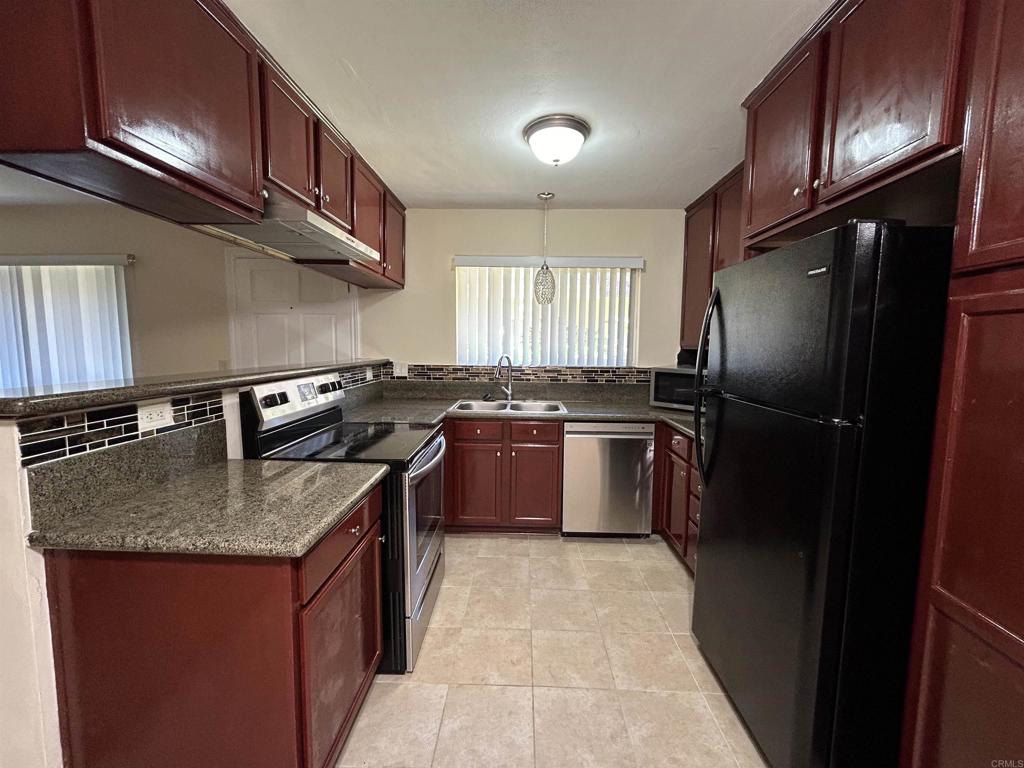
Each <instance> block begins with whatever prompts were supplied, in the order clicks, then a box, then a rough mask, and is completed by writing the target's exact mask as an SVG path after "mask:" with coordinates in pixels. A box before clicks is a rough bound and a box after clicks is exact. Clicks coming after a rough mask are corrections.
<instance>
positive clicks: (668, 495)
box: [651, 424, 700, 570]
mask: <svg viewBox="0 0 1024 768" xmlns="http://www.w3.org/2000/svg"><path fill="white" fill-rule="evenodd" d="M692 448H693V439H692V438H690V437H689V436H687V435H684V434H683V433H681V432H677V431H676V430H674V429H672V428H671V427H669V426H667V425H665V424H658V425H657V426H656V428H655V438H654V511H653V514H652V516H651V520H652V522H651V529H652V531H654V532H655V533H661V534H662V535H663V536H664V537H665V540H666V541H668V542H669V544H671V545H672V546H673V547H674V548H675V550H676V552H677V553H678V554H679V557H681V558H682V560H683V562H684V563H686V564H687V565H688V566H689V567H690V569H691V570H693V568H694V567H695V563H696V552H697V528H698V525H699V523H700V498H699V497H698V496H695V495H692V492H693V491H696V490H697V489H699V487H700V486H699V485H698V484H697V483H696V481H695V480H694V475H695V473H696V472H697V469H696V467H694V466H693V464H692V463H691V456H692Z"/></svg>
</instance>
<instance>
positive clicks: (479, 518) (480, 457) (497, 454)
mask: <svg viewBox="0 0 1024 768" xmlns="http://www.w3.org/2000/svg"><path fill="white" fill-rule="evenodd" d="M504 448H505V446H504V444H503V443H476V442H456V443H453V444H452V447H451V461H450V465H451V474H450V475H449V477H450V478H451V483H452V489H451V500H452V505H451V506H452V509H451V513H450V515H449V518H448V522H450V523H451V524H452V525H470V526H476V525H484V526H493V525H501V524H502V523H503V522H504V517H505V495H506V494H505V488H506V487H507V486H506V484H505V457H504V456H503V449H504Z"/></svg>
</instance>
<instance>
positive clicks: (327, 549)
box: [299, 485, 381, 603]
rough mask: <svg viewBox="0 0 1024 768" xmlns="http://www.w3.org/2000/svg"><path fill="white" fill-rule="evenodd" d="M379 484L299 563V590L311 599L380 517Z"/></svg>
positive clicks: (307, 598) (304, 600)
mask: <svg viewBox="0 0 1024 768" xmlns="http://www.w3.org/2000/svg"><path fill="white" fill-rule="evenodd" d="M380 508H381V489H380V486H379V485H378V486H377V487H376V488H374V489H373V490H372V491H370V493H369V495H367V497H366V498H365V499H363V500H362V501H361V502H359V504H357V505H356V506H355V507H354V508H353V509H352V511H351V512H349V513H348V514H347V515H345V517H344V518H342V519H341V520H340V521H339V522H338V523H337V525H335V526H334V527H333V528H332V529H331V530H330V532H329V533H328V534H327V535H326V536H324V537H323V538H322V539H321V540H320V541H319V543H317V545H316V546H314V547H313V549H311V550H310V551H309V552H308V553H307V554H306V556H305V557H303V558H302V561H301V563H300V564H299V592H300V594H301V595H302V602H303V603H305V602H307V601H308V600H309V599H310V598H311V597H313V595H315V594H316V591H317V590H318V589H320V586H321V585H322V584H323V583H324V582H325V581H327V577H328V576H330V575H331V574H332V573H333V572H334V569H335V568H337V567H338V566H339V565H340V564H341V562H342V561H343V560H344V559H345V558H346V557H348V555H349V553H350V552H351V551H352V550H353V549H354V548H355V546H356V544H358V543H359V541H360V540H361V539H362V538H363V536H365V535H366V532H367V531H368V530H370V528H371V527H372V526H373V524H374V523H375V522H377V521H378V520H379V519H380Z"/></svg>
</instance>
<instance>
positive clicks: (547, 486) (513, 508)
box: [508, 443, 562, 527]
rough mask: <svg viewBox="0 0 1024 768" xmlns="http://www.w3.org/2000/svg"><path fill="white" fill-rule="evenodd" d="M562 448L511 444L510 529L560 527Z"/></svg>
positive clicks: (557, 446)
mask: <svg viewBox="0 0 1024 768" xmlns="http://www.w3.org/2000/svg"><path fill="white" fill-rule="evenodd" d="M561 507H562V446H560V445H531V444H529V443H512V444H511V446H510V451H509V509H508V520H509V522H510V523H511V524H512V525H539V526H547V527H554V526H557V525H559V524H560V523H561V515H560V514H559V511H560V510H561Z"/></svg>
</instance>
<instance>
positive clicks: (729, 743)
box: [700, 691, 741, 768]
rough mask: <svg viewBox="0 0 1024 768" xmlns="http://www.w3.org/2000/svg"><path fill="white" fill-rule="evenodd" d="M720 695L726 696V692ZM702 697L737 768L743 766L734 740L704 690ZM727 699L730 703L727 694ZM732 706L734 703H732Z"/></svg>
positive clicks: (701, 693)
mask: <svg viewBox="0 0 1024 768" xmlns="http://www.w3.org/2000/svg"><path fill="white" fill-rule="evenodd" d="M716 695H719V694H716ZM720 695H722V696H725V694H724V693H723V694H720ZM700 698H701V701H703V702H704V707H705V709H707V711H708V712H710V713H711V722H713V723H714V724H715V727H716V728H717V729H718V732H719V733H720V734H721V735H722V739H723V741H725V745H726V746H727V747H728V748H729V754H730V755H731V756H732V761H733V762H734V763H736V766H737V768H741V766H740V758H739V755H737V754H736V747H735V746H733V743H732V740H731V739H730V738H729V737H728V736H726V734H725V729H724V728H723V727H722V724H721V723H720V722H718V716H717V715H716V714H715V710H713V709H712V708H711V705H710V704H709V703H708V695H707V694H706V693H705V692H704V691H701V692H700ZM726 700H727V703H728V696H726ZM730 706H732V705H731V704H730Z"/></svg>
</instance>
